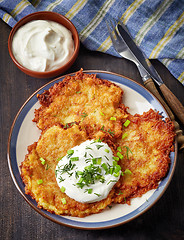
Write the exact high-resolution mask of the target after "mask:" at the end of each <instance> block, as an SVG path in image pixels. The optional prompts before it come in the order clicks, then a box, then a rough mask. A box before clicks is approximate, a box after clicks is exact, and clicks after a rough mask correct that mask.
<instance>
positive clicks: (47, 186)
mask: <svg viewBox="0 0 184 240" xmlns="http://www.w3.org/2000/svg"><path fill="white" fill-rule="evenodd" d="M86 139H87V136H86V133H85V131H83V130H80V127H79V126H78V125H74V126H72V127H71V128H68V129H63V128H62V127H61V126H59V125H57V126H52V127H50V128H48V129H47V130H46V131H45V132H43V133H42V135H41V137H40V139H39V141H38V142H37V143H34V144H33V145H31V146H29V148H28V151H29V153H28V154H27V156H26V159H25V161H23V162H22V164H21V176H22V179H23V181H24V183H25V185H26V187H25V192H26V194H30V195H31V196H32V198H34V199H35V200H36V202H37V203H38V207H39V208H44V209H46V210H48V211H49V212H53V213H55V214H59V215H61V214H62V215H71V216H77V217H84V216H87V215H89V214H93V213H98V212H100V211H102V210H103V209H104V208H106V207H107V206H108V205H109V204H111V202H112V196H113V195H114V190H112V191H111V192H110V193H109V195H108V197H107V198H106V199H104V200H101V201H99V202H95V203H88V204H86V203H80V202H77V201H75V200H74V199H71V198H70V197H68V196H67V195H66V194H65V193H63V192H62V191H61V189H60V188H59V186H58V184H57V182H56V177H55V168H56V165H57V163H58V159H60V158H61V157H63V156H64V155H66V153H67V150H68V149H70V148H72V147H74V146H76V145H79V144H80V143H82V142H84V141H85V140H86ZM41 159H44V164H43V162H42V161H41ZM63 199H65V201H66V202H64V203H63Z"/></svg>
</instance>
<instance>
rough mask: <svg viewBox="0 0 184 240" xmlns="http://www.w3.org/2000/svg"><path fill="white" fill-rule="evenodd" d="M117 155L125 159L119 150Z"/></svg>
mask: <svg viewBox="0 0 184 240" xmlns="http://www.w3.org/2000/svg"><path fill="white" fill-rule="evenodd" d="M117 156H118V157H119V158H120V159H121V160H122V159H123V155H122V154H121V153H120V152H117Z"/></svg>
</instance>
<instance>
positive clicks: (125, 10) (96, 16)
mask: <svg viewBox="0 0 184 240" xmlns="http://www.w3.org/2000/svg"><path fill="white" fill-rule="evenodd" d="M36 11H54V12H58V13H60V14H62V15H65V16H66V17H67V18H69V19H70V20H71V21H72V22H73V24H74V25H75V27H76V28H77V30H78V33H79V36H80V40H81V42H82V43H83V44H84V46H86V47H87V48H88V49H90V50H94V51H101V52H105V53H108V54H112V55H115V56H119V55H118V54H117V53H116V51H115V50H114V48H113V46H112V42H111V40H110V37H109V34H108V31H107V27H106V20H109V19H117V18H118V17H120V18H121V19H122V21H123V23H124V24H125V25H126V26H127V28H128V30H129V32H130V33H131V35H132V37H133V38H134V39H135V42H136V43H137V44H138V45H139V46H140V48H141V49H142V51H143V52H144V53H145V55H146V56H147V57H148V58H149V59H158V60H160V61H161V62H162V63H163V64H164V65H165V66H166V67H167V68H168V69H169V70H170V72H171V73H172V74H173V75H174V76H175V77H176V78H177V79H178V80H179V81H180V82H181V83H182V84H184V0H154V1H153V0H29V1H28V0H0V17H1V18H2V20H3V21H5V22H6V23H7V24H9V25H10V26H11V27H13V26H14V25H15V23H16V22H17V21H18V20H20V19H21V18H22V17H24V16H25V15H27V14H29V13H32V12H36Z"/></svg>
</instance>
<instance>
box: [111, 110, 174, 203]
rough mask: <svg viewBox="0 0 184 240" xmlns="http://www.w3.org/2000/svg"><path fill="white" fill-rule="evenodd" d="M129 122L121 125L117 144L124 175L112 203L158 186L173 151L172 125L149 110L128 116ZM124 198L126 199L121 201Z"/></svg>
mask: <svg viewBox="0 0 184 240" xmlns="http://www.w3.org/2000/svg"><path fill="white" fill-rule="evenodd" d="M129 119H130V124H129V125H128V127H124V132H123V136H125V137H124V139H122V138H120V139H119V140H118V141H117V144H118V145H119V146H120V147H121V149H122V152H121V153H122V155H123V156H124V157H123V159H122V160H120V162H119V164H120V165H121V167H122V171H123V172H124V171H125V170H126V169H128V170H130V171H131V174H130V173H129V171H128V173H127V174H124V176H123V177H121V179H120V182H119V187H118V188H117V189H116V197H115V199H114V201H115V202H124V201H128V199H130V198H131V197H136V196H141V195H142V194H143V193H145V192H147V191H148V190H150V189H154V188H157V187H158V183H159V181H160V180H161V179H162V178H163V177H165V175H166V174H167V171H168V169H169V163H170V158H169V154H170V151H172V150H173V140H174V135H175V134H174V126H173V124H172V122H171V121H169V120H166V122H164V121H162V119H161V116H160V115H159V114H158V112H157V113H156V112H155V111H153V110H152V109H151V110H149V111H148V112H146V113H144V114H143V115H138V114H136V115H135V116H131V115H130V116H129ZM125 199H126V200H125Z"/></svg>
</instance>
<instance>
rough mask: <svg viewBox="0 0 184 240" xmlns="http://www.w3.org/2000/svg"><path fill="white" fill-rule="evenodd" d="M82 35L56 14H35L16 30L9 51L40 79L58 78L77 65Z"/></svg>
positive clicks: (24, 20) (11, 36) (12, 56)
mask: <svg viewBox="0 0 184 240" xmlns="http://www.w3.org/2000/svg"><path fill="white" fill-rule="evenodd" d="M79 46H80V41H79V35H78V32H77V30H76V28H75V26H74V25H73V23H72V22H71V21H70V20H69V19H67V18H66V17H65V16H63V15H61V14H58V13H55V12H48V11H43V12H35V13H32V14H29V15H27V16H25V17H24V18H22V19H21V20H20V21H19V22H17V24H16V25H15V26H14V27H13V29H12V30H11V32H10V35H9V39H8V50H9V54H10V57H11V58H12V60H13V62H14V63H15V65H16V66H17V67H18V68H19V69H20V70H21V71H23V72H24V73H26V74H28V75H30V76H32V77H37V78H50V77H56V76H58V75H60V74H61V73H63V72H65V71H66V70H67V69H68V68H70V67H71V65H72V64H73V63H74V62H75V60H76V58H77V56H78V53H79Z"/></svg>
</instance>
